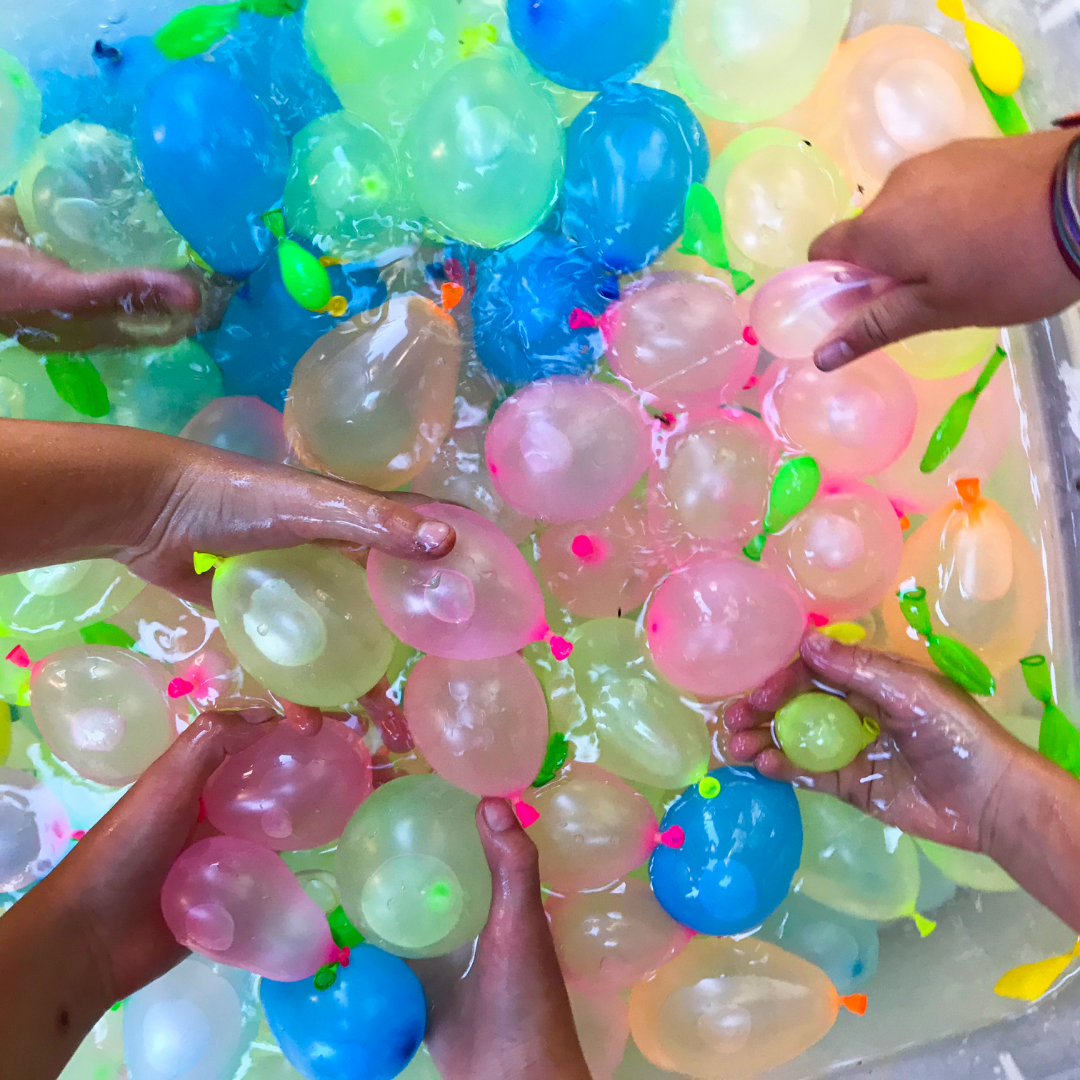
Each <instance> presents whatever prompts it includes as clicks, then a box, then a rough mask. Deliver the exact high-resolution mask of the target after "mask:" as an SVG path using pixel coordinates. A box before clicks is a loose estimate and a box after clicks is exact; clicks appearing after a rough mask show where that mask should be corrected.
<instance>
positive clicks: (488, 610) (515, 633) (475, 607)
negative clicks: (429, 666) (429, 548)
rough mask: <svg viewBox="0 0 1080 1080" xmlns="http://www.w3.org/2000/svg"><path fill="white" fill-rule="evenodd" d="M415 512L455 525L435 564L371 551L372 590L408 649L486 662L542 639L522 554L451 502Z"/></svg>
mask: <svg viewBox="0 0 1080 1080" xmlns="http://www.w3.org/2000/svg"><path fill="white" fill-rule="evenodd" d="M416 509H417V513H419V514H422V515H423V516H424V517H431V518H435V519H436V520H438V521H444V522H446V523H448V524H449V525H451V526H453V528H454V531H455V533H456V534H457V541H456V542H455V544H454V549H453V551H451V552H450V554H449V555H444V556H443V557H442V558H441V559H436V560H434V561H431V560H428V561H426V562H411V561H409V560H407V559H398V558H395V557H394V556H392V555H385V554H383V553H382V552H379V551H373V552H372V553H371V555H370V556H369V558H368V573H369V575H370V577H369V580H370V583H371V593H372V597H373V598H374V600H375V606H376V607H377V608H378V610H379V614H380V615H381V616H382V617H383V619H384V620H385V621H386V625H387V626H389V627H390V629H391V630H392V631H393V633H394V634H395V635H396V636H397V637H399V638H400V639H401V640H402V641H404V642H405V643H406V644H407V645H412V646H413V648H416V649H421V650H423V651H424V652H428V653H432V654H433V655H435V656H445V657H447V658H448V659H452V660H488V659H491V658H493V657H497V656H506V655H507V654H508V653H513V652H518V651H519V650H521V649H523V648H524V647H525V646H526V645H527V644H528V643H529V642H530V641H536V640H537V639H538V638H542V637H543V636H544V633H545V631H546V629H547V625H546V623H545V622H544V600H543V597H542V595H541V593H540V587H539V585H537V583H536V579H535V578H534V577H533V575H532V573H531V572H530V570H529V566H528V564H527V563H526V562H525V559H524V558H523V557H522V555H521V552H520V551H518V550H517V548H516V547H514V545H513V543H512V542H511V541H510V540H509V538H508V537H507V536H506V535H505V534H504V533H502V532H500V531H499V530H498V529H497V528H496V527H495V526H494V525H492V524H491V522H490V521H488V520H487V519H486V518H482V517H481V516H480V515H479V514H475V513H473V511H471V510H466V509H464V508H463V507H460V506H452V505H450V504H449V503H428V504H426V505H423V506H418V507H417V508H416Z"/></svg>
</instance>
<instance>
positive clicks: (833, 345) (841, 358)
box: [814, 341, 855, 371]
mask: <svg viewBox="0 0 1080 1080" xmlns="http://www.w3.org/2000/svg"><path fill="white" fill-rule="evenodd" d="M854 359H855V350H854V349H853V348H852V347H851V346H850V345H849V344H848V343H847V342H846V341H830V342H829V344H828V345H825V346H823V347H822V348H820V349H818V351H817V352H816V353H815V354H814V363H815V364H817V366H818V369H819V370H820V371H835V370H836V369H837V368H838V367H843V366H844V365H845V364H847V363H850V362H851V361H852V360H854Z"/></svg>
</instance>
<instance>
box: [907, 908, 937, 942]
mask: <svg viewBox="0 0 1080 1080" xmlns="http://www.w3.org/2000/svg"><path fill="white" fill-rule="evenodd" d="M908 918H909V919H911V921H912V922H913V923H914V924H915V929H916V930H918V931H919V937H923V938H927V937H929V936H930V935H931V934H932V933H933V932H934V931H935V930H936V929H937V923H936V922H934V920H933V919H928V918H927V917H926V916H925V915H920V914H919V913H918V912H917V911H916V910H915V908H914V906H912V908H911V911H909V912H908Z"/></svg>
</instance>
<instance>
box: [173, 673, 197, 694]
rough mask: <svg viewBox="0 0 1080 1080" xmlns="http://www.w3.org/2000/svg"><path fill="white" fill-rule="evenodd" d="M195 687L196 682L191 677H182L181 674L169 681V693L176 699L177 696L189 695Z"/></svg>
mask: <svg viewBox="0 0 1080 1080" xmlns="http://www.w3.org/2000/svg"><path fill="white" fill-rule="evenodd" d="M194 689H195V684H194V683H193V682H191V680H190V679H182V678H181V677H180V676H179V675H178V676H177V677H176V678H175V679H173V680H172V681H171V682H170V683H169V687H168V694H169V697H170V698H172V699H173V700H175V699H176V698H182V697H187V695H188V694H190V693H191V692H192V691H193V690H194Z"/></svg>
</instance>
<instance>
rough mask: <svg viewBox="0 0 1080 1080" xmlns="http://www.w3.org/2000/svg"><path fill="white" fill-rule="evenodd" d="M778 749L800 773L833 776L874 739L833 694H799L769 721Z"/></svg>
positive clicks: (872, 730) (872, 728) (855, 714)
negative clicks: (807, 771) (804, 771)
mask: <svg viewBox="0 0 1080 1080" xmlns="http://www.w3.org/2000/svg"><path fill="white" fill-rule="evenodd" d="M773 730H774V731H775V732H776V741H777V742H778V743H779V744H780V749H781V750H783V751H784V753H785V754H786V755H787V756H788V758H789V759H790V760H791V763H792V764H793V765H795V766H796V767H797V768H800V769H807V770H809V771H810V772H819V773H823V772H833V771H834V770H836V769H842V768H844V767H845V766H847V765H850V764H851V763H852V762H853V761H854V760H855V758H857V757H858V756H859V753H860V751H861V750H862V749H863V747H864V746H866V745H867V743H868V742H872V741H873V740H874V739H875V738H876V737H877V732H876V731H875V730H874V727H873V726H864V722H863V721H862V720H860V719H859V714H858V713H857V712H856V711H855V710H854V709H853V708H852V707H851V706H850V705H849V704H848V703H847V702H846V701H845V700H844V699H843V698H840V697H836V696H835V695H833V694H821V693H811V694H800V695H799V696H798V697H796V698H792V700H791V701H789V702H788V703H787V704H786V705H785V706H784V707H783V708H782V709H780V710H779V712H777V714H776V719H775V720H774V721H773Z"/></svg>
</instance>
